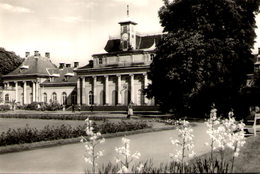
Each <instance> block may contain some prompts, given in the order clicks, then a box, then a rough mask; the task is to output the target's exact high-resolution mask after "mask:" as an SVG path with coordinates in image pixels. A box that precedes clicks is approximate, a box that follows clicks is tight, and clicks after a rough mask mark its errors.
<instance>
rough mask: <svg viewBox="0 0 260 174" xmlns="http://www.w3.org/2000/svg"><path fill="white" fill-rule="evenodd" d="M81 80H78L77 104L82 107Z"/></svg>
mask: <svg viewBox="0 0 260 174" xmlns="http://www.w3.org/2000/svg"><path fill="white" fill-rule="evenodd" d="M80 90H81V89H80V78H78V80H77V104H78V105H80V100H81V99H80V98H81V93H80Z"/></svg>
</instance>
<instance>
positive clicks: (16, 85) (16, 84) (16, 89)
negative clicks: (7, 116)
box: [14, 81, 18, 102]
mask: <svg viewBox="0 0 260 174" xmlns="http://www.w3.org/2000/svg"><path fill="white" fill-rule="evenodd" d="M14 83H15V102H18V82H17V81H15V82H14Z"/></svg>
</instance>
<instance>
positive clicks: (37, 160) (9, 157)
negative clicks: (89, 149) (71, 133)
mask: <svg viewBox="0 0 260 174" xmlns="http://www.w3.org/2000/svg"><path fill="white" fill-rule="evenodd" d="M194 124H195V126H194V127H193V129H194V141H195V152H196V153H197V154H198V155H200V154H203V153H206V152H208V150H209V148H208V147H206V146H205V145H204V143H205V142H206V141H208V140H209V137H208V135H207V134H206V126H205V125H204V123H194ZM170 137H172V138H177V132H176V130H167V131H160V132H152V133H143V134H136V135H131V136H128V137H127V138H129V139H131V143H130V147H131V151H132V152H135V151H139V152H140V153H141V155H142V156H141V159H140V160H142V161H145V160H147V159H153V162H154V164H155V165H157V166H158V165H159V164H160V162H168V161H169V160H170V158H169V153H171V152H175V149H174V148H175V147H174V146H173V145H171V143H170V139H169V138H170ZM120 146H121V138H120V137H116V138H110V139H106V142H105V143H104V144H102V145H101V146H100V148H101V149H104V150H105V152H104V156H103V157H102V158H101V159H100V160H99V164H100V165H101V164H104V163H107V162H108V161H111V162H113V163H114V162H115V150H114V149H115V147H120ZM83 154H84V146H83V144H81V143H76V144H69V145H61V146H56V147H50V148H42V149H36V150H30V151H24V152H17V153H9V154H2V155H0V173H24V172H25V173H32V172H33V173H36V172H42V173H61V172H62V173H74V172H76V173H84V168H85V167H86V165H85V163H84V160H83Z"/></svg>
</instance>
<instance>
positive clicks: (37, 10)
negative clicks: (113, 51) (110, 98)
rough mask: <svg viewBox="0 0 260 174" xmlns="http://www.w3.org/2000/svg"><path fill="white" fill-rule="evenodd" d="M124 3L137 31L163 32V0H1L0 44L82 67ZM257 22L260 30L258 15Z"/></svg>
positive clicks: (113, 27) (115, 28)
mask: <svg viewBox="0 0 260 174" xmlns="http://www.w3.org/2000/svg"><path fill="white" fill-rule="evenodd" d="M127 4H129V6H130V17H131V18H132V19H134V20H135V22H137V23H138V25H137V31H139V32H140V33H148V34H152V33H158V32H161V31H162V28H161V26H160V24H159V18H158V10H159V8H160V7H161V6H162V5H163V3H162V0H0V47H4V48H6V49H7V50H9V51H14V52H16V54H18V55H20V56H22V57H24V54H25V52H26V51H30V52H31V54H33V52H34V50H38V51H40V53H41V54H44V52H50V54H51V60H52V61H53V63H55V64H58V63H59V62H65V63H73V62H74V61H79V62H80V65H85V64H87V63H88V60H90V59H91V55H92V54H97V53H104V52H105V51H104V46H105V44H106V41H107V40H108V39H109V36H119V24H118V22H120V21H121V20H123V19H124V18H126V5H127ZM257 23H258V25H259V28H260V16H258V17H257ZM256 31H257V33H258V35H259V37H258V39H257V44H256V45H255V48H257V47H260V29H257V30H256ZM256 50H257V49H255V50H254V52H256Z"/></svg>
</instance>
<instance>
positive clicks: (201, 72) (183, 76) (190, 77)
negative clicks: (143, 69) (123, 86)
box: [147, 0, 259, 116]
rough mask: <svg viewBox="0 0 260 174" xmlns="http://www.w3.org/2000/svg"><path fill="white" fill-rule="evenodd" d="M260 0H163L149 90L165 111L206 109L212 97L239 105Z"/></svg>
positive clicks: (188, 112) (222, 107) (185, 112)
mask: <svg viewBox="0 0 260 174" xmlns="http://www.w3.org/2000/svg"><path fill="white" fill-rule="evenodd" d="M258 11H259V1H257V0H255V1H254V0H251V1H249V0H248V1H246V0H174V1H172V2H169V1H168V0H164V6H163V7H161V9H160V10H159V17H160V22H161V25H162V27H163V28H164V32H165V33H166V34H165V35H164V36H163V39H162V40H161V42H160V43H159V45H158V46H157V49H156V56H155V58H154V60H153V63H152V64H151V71H150V73H149V76H148V77H149V78H150V79H151V80H152V82H153V83H152V84H151V85H150V86H149V87H148V90H147V93H148V96H151V97H152V96H153V97H155V99H156V101H157V103H159V104H160V106H161V108H162V109H163V110H165V111H168V110H170V109H173V110H174V111H175V113H176V114H179V115H188V116H194V115H203V114H204V113H205V112H206V111H207V110H208V109H209V107H210V105H211V104H212V103H215V104H216V106H217V107H219V108H220V110H221V111H223V112H225V111H227V108H230V107H236V103H237V102H236V101H237V97H238V96H239V92H240V89H241V87H242V86H243V85H244V83H245V80H246V75H247V73H248V72H250V70H251V69H252V68H253V61H252V60H253V55H252V53H251V49H252V48H253V44H254V38H255V36H256V35H255V32H254V29H255V27H256V26H255V18H254V17H255V14H256V13H257V12H258Z"/></svg>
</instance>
